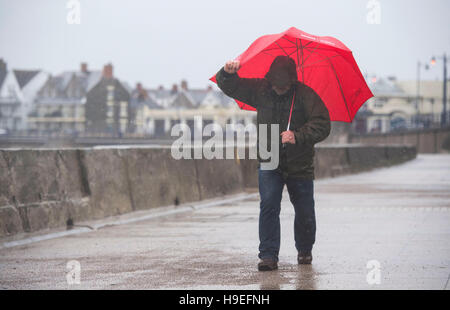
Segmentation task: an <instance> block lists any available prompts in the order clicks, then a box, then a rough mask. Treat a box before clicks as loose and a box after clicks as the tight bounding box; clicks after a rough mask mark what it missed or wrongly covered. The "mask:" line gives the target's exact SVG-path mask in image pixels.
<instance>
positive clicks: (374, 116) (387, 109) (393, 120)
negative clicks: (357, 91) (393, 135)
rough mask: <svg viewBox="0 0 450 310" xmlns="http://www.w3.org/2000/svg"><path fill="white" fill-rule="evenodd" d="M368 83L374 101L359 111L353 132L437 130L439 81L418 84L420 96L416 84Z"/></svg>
mask: <svg viewBox="0 0 450 310" xmlns="http://www.w3.org/2000/svg"><path fill="white" fill-rule="evenodd" d="M367 83H368V85H369V87H370V89H371V90H372V92H373V94H374V97H373V98H371V99H369V100H368V101H367V102H366V103H365V104H364V105H363V106H362V107H361V109H360V110H359V111H358V113H357V115H356V117H355V120H354V121H353V124H352V131H353V132H355V133H372V132H376V133H384V132H390V131H398V130H407V129H413V128H432V127H439V126H440V122H441V115H442V111H443V103H442V94H443V91H442V89H443V84H442V81H421V82H420V94H419V96H417V81H398V80H397V79H396V78H395V77H389V78H371V79H369V80H368V81H367ZM448 86H450V82H449V84H448ZM448 86H447V87H448ZM448 104H449V103H447V106H448Z"/></svg>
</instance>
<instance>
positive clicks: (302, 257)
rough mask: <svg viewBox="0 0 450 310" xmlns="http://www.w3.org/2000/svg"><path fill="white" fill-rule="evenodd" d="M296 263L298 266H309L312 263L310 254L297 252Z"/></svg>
mask: <svg viewBox="0 0 450 310" xmlns="http://www.w3.org/2000/svg"><path fill="white" fill-rule="evenodd" d="M297 262H298V264H299V265H309V264H311V262H312V254H311V252H299V253H298V256H297Z"/></svg>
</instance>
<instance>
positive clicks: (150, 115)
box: [134, 81, 256, 137]
mask: <svg viewBox="0 0 450 310" xmlns="http://www.w3.org/2000/svg"><path fill="white" fill-rule="evenodd" d="M134 93H135V94H137V93H139V94H141V97H142V98H146V99H145V100H143V102H145V104H141V105H139V104H136V105H135V106H136V107H137V112H136V132H137V133H138V134H144V135H150V136H154V137H169V136H170V135H171V129H172V128H173V126H174V125H176V124H180V123H181V124H186V125H187V126H188V127H189V128H190V130H191V133H192V132H193V131H194V130H202V129H203V128H204V127H205V126H206V125H208V124H217V125H219V126H221V128H223V129H225V128H226V127H225V126H226V125H227V124H230V125H231V127H232V128H233V126H234V125H236V124H243V125H248V124H251V123H255V122H256V113H255V112H251V111H244V110H241V109H239V108H238V106H237V104H236V102H235V101H234V100H233V99H231V98H229V97H228V96H226V95H225V94H223V92H221V91H220V90H213V88H212V87H211V86H209V87H208V88H205V89H190V88H188V84H187V82H186V81H182V82H181V85H180V86H178V85H173V86H172V88H171V89H170V90H166V89H164V88H163V87H159V88H157V89H144V88H142V85H141V84H138V85H137V86H136V89H135V91H134Z"/></svg>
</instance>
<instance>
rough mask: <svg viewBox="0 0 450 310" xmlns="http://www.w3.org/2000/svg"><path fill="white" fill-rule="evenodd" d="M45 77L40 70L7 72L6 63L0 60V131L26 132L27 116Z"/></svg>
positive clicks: (45, 74)
mask: <svg viewBox="0 0 450 310" xmlns="http://www.w3.org/2000/svg"><path fill="white" fill-rule="evenodd" d="M47 77H48V74H47V73H45V72H43V71H41V70H8V68H7V64H6V62H4V61H3V59H0V130H2V131H7V132H9V133H24V132H26V131H27V130H28V114H29V113H30V111H31V110H32V108H33V101H34V98H35V96H36V94H37V92H38V90H39V89H40V88H41V87H42V85H43V84H44V83H45V81H46V79H47Z"/></svg>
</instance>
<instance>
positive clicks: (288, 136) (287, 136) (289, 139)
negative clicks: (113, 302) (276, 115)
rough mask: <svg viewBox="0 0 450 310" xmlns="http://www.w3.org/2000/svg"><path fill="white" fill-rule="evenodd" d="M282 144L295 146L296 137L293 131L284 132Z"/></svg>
mask: <svg viewBox="0 0 450 310" xmlns="http://www.w3.org/2000/svg"><path fill="white" fill-rule="evenodd" d="M280 136H281V143H291V144H295V135H294V132H293V131H291V130H288V131H283V132H282V133H281V134H280Z"/></svg>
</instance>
